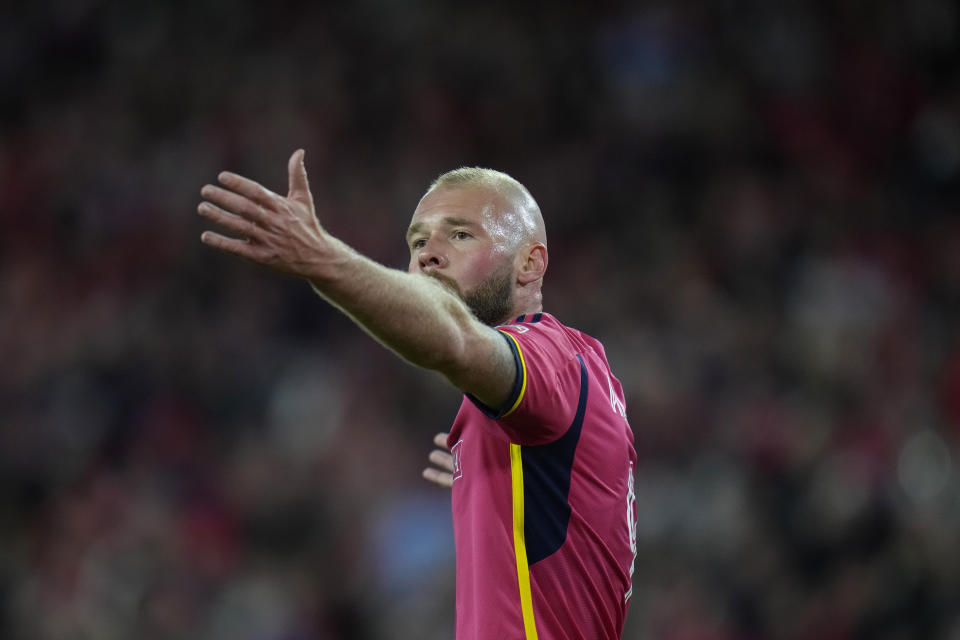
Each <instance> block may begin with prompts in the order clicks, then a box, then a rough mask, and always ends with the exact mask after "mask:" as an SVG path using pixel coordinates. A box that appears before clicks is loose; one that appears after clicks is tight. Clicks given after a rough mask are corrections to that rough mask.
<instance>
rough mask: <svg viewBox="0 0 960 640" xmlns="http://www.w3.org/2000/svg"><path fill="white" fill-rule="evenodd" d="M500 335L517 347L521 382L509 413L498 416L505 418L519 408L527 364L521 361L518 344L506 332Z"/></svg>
mask: <svg viewBox="0 0 960 640" xmlns="http://www.w3.org/2000/svg"><path fill="white" fill-rule="evenodd" d="M500 333H502V334H503V335H505V336H507V337H508V338H510V339H511V340H513V344H514V345H515V346H516V347H517V354H518V355H519V356H520V372H519V373H520V376H521V380H522V382H521V383H520V393H519V394H517V401H516V402H514V403H513V406H512V407H510V410H509V411H507V412H506V413H505V414H503V415H502V416H500V417H501V418H506V417H507V416H508V415H510V414H511V413H513V412H514V411H515V410H516V408H517V407H519V406H520V401H521V400H523V394H524V393H526V392H527V363H526V362H525V361H524V360H523V350H522V349H520V343H519V342H517V339H516V338H514V337H513V336H512V335H510V334H509V333H507V332H506V331H501V332H500Z"/></svg>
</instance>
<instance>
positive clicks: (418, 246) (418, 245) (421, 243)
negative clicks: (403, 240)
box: [410, 238, 427, 249]
mask: <svg viewBox="0 0 960 640" xmlns="http://www.w3.org/2000/svg"><path fill="white" fill-rule="evenodd" d="M425 244H427V241H426V240H425V239H424V238H417V239H416V240H414V241H413V242H412V243H411V244H410V248H411V249H422V248H423V246H424V245H425Z"/></svg>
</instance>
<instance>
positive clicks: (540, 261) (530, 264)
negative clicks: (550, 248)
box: [517, 242, 547, 285]
mask: <svg viewBox="0 0 960 640" xmlns="http://www.w3.org/2000/svg"><path fill="white" fill-rule="evenodd" d="M518 258H519V259H520V269H519V272H518V273H517V282H519V283H520V284H521V285H528V284H530V283H531V282H536V281H537V280H539V279H540V278H542V277H543V274H544V273H546V271H547V247H546V245H545V244H543V243H542V242H534V243H533V244H531V245H529V246H528V247H527V248H526V250H525V251H520V253H519V255H518Z"/></svg>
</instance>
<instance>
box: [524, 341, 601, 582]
mask: <svg viewBox="0 0 960 640" xmlns="http://www.w3.org/2000/svg"><path fill="white" fill-rule="evenodd" d="M577 359H578V360H579V361H580V400H579V401H578V403H577V413H576V416H574V418H573V422H572V423H571V425H570V428H569V429H567V431H566V433H564V434H563V436H561V437H560V438H559V439H558V440H555V441H553V442H550V443H548V444H542V445H537V446H532V447H522V448H521V450H520V455H521V459H522V460H523V506H524V522H523V529H524V536H525V538H526V542H527V563H528V564H531V565H532V564H534V563H535V562H538V561H540V560H543V559H544V558H546V557H547V556H549V555H551V554H553V553H555V552H556V551H557V550H558V549H559V548H560V546H561V545H562V544H563V541H564V540H566V538H567V525H568V524H569V523H570V473H571V471H572V470H573V456H574V454H575V453H576V451H577V443H578V442H579V441H580V431H581V429H582V428H583V415H584V412H585V411H586V408H587V386H588V385H587V383H588V378H587V367H586V366H585V365H584V364H583V358H581V357H580V356H579V355H578V356H577Z"/></svg>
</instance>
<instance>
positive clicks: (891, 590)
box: [0, 0, 960, 640]
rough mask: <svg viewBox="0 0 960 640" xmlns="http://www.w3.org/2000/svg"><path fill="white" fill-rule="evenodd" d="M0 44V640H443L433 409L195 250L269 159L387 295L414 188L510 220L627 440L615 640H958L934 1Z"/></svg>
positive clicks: (493, 12) (304, 316) (949, 32)
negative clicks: (546, 249)
mask: <svg viewBox="0 0 960 640" xmlns="http://www.w3.org/2000/svg"><path fill="white" fill-rule="evenodd" d="M8 4H9V5H15V6H8V5H4V7H3V8H2V9H0V496H2V497H0V535H2V538H0V604H2V608H0V636H2V637H4V638H16V639H19V638H24V639H39V640H47V639H51V640H53V639H56V640H59V639H73V638H84V639H87V638H92V639H100V638H105V639H112V638H147V639H154V638H156V639H165V638H200V639H211V640H218V639H220V638H230V639H232V640H236V639H240V640H243V639H248V638H249V639H251V640H254V639H256V640H261V639H268V640H301V639H302V640H307V639H327V638H331V639H348V640H353V639H360V640H362V639H380V638H385V639H386V638H389V639H395V638H417V639H426V640H432V639H434V638H437V639H439V638H450V637H452V634H453V547H452V536H451V528H450V522H449V518H450V516H449V505H448V499H449V498H448V496H447V494H446V492H444V491H442V490H440V489H438V488H435V487H433V486H430V485H427V484H426V483H425V482H424V481H422V480H421V479H420V476H419V473H420V469H421V467H422V466H423V463H424V462H425V456H426V454H427V452H428V451H429V449H430V448H431V445H430V439H431V437H432V435H433V433H435V432H437V431H441V430H444V429H445V428H446V427H447V426H448V425H449V423H450V421H451V420H452V417H453V415H454V413H455V412H456V408H457V405H458V402H459V397H458V394H457V393H456V392H455V391H453V390H451V389H450V388H448V387H447V386H446V385H445V384H444V383H443V382H442V381H441V380H440V379H439V378H438V377H436V376H435V375H433V374H430V373H426V372H421V371H417V370H414V369H411V368H410V367H408V366H407V365H405V364H404V363H402V362H400V361H399V360H397V359H396V358H395V357H393V356H392V355H391V354H389V353H388V352H386V351H385V350H383V349H382V348H381V347H379V346H377V345H376V344H374V343H373V342H372V341H370V340H369V339H368V338H367V337H366V336H365V335H363V334H362V332H361V331H360V330H358V329H356V328H355V327H353V326H352V325H351V324H350V323H349V321H347V320H346V319H345V318H343V317H342V316H340V315H339V314H338V313H337V312H336V311H334V310H332V309H331V308H329V307H328V306H326V305H325V304H324V303H322V302H321V301H320V300H319V299H318V298H317V297H316V296H314V295H313V294H312V292H311V290H310V288H309V287H308V286H307V285H306V284H305V283H303V282H300V281H296V280H294V279H290V278H285V277H282V276H279V275H276V274H273V273H268V272H266V271H262V270H259V269H257V268H255V267H252V266H250V265H248V264H246V263H243V262H241V261H238V260H236V259H233V258H230V257H227V256H224V255H221V254H217V253H215V252H213V251H212V250H210V249H208V248H206V247H203V246H202V245H201V244H200V242H199V234H200V232H201V231H202V230H203V229H204V228H205V227H206V226H207V225H205V224H204V223H203V221H202V220H201V219H199V218H198V217H197V216H196V214H195V207H196V204H197V203H198V201H199V190H200V187H201V186H202V185H203V184H204V183H207V182H212V181H213V180H214V179H215V176H216V174H217V172H218V171H220V170H221V169H230V170H232V171H236V172H238V173H242V174H245V175H249V176H252V177H254V178H256V179H258V180H261V181H262V182H264V183H265V184H266V185H267V186H270V187H272V188H274V189H276V190H283V189H285V185H286V171H285V167H286V160H287V158H288V157H289V154H290V153H291V152H292V151H293V150H294V149H296V148H298V147H304V148H305V149H306V150H307V156H306V163H307V169H308V172H309V175H310V181H311V185H312V188H313V192H314V195H315V198H316V201H317V205H318V211H319V216H320V218H321V220H322V222H323V223H324V225H325V226H326V227H327V228H328V229H329V230H330V231H331V232H333V233H334V234H336V235H338V236H339V237H341V238H343V239H344V240H346V241H347V242H349V243H350V244H352V245H353V246H355V247H356V248H357V249H359V250H360V251H362V252H364V253H366V254H367V255H370V256H371V257H374V258H376V259H377V260H380V261H382V262H384V263H386V264H389V265H392V266H397V267H401V268H402V267H404V266H405V263H406V255H405V248H404V243H403V234H404V231H405V229H406V225H407V223H408V220H409V216H410V214H411V213H412V211H413V209H414V207H415V205H416V202H417V200H418V198H419V197H420V195H421V194H422V193H423V191H424V190H425V188H426V186H427V185H428V184H429V182H430V180H431V179H432V178H434V177H435V176H436V175H437V174H439V173H441V172H442V171H445V170H447V169H451V168H454V167H457V166H461V165H481V166H491V167H494V168H497V169H501V170H503V171H506V172H508V173H510V174H511V175H513V176H514V177H516V178H517V179H519V180H520V181H522V182H523V183H525V184H526V185H527V186H528V187H529V188H530V190H531V191H532V192H533V194H534V196H535V197H536V198H537V199H538V201H539V203H540V205H541V208H542V210H543V213H544V217H545V219H546V221H547V227H548V231H549V237H550V257H551V265H550V272H549V274H548V278H547V281H546V289H545V304H546V310H548V311H550V312H552V313H554V314H555V315H557V316H558V317H559V318H560V319H561V320H563V321H565V322H566V323H568V324H571V325H574V326H577V327H579V328H581V329H583V330H584V331H586V332H588V333H590V334H592V335H595V336H596V337H598V338H600V339H601V340H603V342H604V343H605V345H606V348H607V352H608V354H609V356H610V360H611V362H612V364H613V367H614V370H615V372H616V373H617V374H618V376H619V378H620V379H621V380H622V382H623V384H624V387H625V390H626V394H627V409H628V414H629V417H630V420H631V424H632V426H633V428H634V431H635V434H636V443H637V449H638V453H639V456H640V463H639V467H638V469H637V507H638V512H639V525H638V544H639V553H638V557H637V564H636V573H635V574H634V595H633V600H632V605H631V611H630V616H629V619H628V622H627V630H626V632H625V636H624V637H625V638H630V639H648V638H649V639H657V640H700V639H707V640H726V639H730V640H734V639H738V640H741V639H746V640H754V639H766V638H771V639H791V640H792V639H807V638H809V639H818V640H821V639H828V640H843V639H847V638H850V639H891V640H893V639H898V640H899V639H940V638H943V639H946V640H956V639H957V638H960V552H958V541H960V473H958V469H957V464H958V444H960V339H958V338H960V332H958V322H960V215H958V214H960V180H958V178H960V66H958V61H960V60H958V57H960V56H958V46H960V45H958V43H960V28H958V8H957V5H956V4H955V3H954V2H950V1H949V0H915V1H911V2H896V1H893V0H885V1H879V2H857V1H852V0H845V1H839V2H827V1H823V2H785V3H769V2H759V1H754V2H748V1H734V0H731V1H728V2H704V3H696V2H682V1H677V2H643V3H636V4H625V3H619V2H600V3H589V4H588V3H583V4H564V5H557V4H553V3H541V4H537V3H530V4H523V3H507V2H503V3H457V4H456V5H454V4H452V3H442V2H432V1H429V0H414V1H411V2H391V1H390V0H361V1H358V2H355V3H351V4H349V5H346V4H344V5H339V4H326V3H318V2H296V1H284V0H280V1H275V2H271V3H259V4H254V3H247V4H244V3H237V2H225V1H217V0H201V1H199V2H170V3H166V4H158V3H152V4H148V5H147V4H144V5H141V4H140V3H135V2H119V1H110V0H102V1H101V0H84V1H68V0H63V1H61V2H54V3H48V4H46V5H44V4H42V3H36V4H31V3H8ZM772 5H775V6H772Z"/></svg>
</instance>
